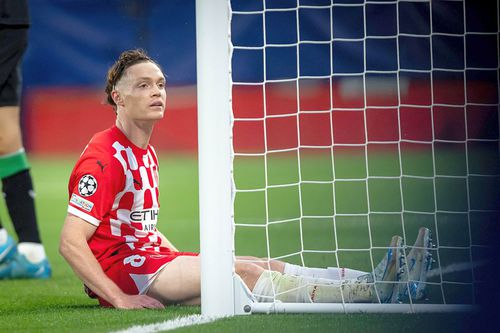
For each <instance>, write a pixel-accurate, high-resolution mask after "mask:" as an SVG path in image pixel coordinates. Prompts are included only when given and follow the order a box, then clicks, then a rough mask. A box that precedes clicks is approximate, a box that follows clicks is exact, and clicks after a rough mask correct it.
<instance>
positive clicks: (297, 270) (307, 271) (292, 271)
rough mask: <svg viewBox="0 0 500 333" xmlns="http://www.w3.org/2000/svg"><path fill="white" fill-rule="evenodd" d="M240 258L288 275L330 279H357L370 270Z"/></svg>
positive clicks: (239, 258) (247, 257) (246, 257)
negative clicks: (305, 265) (317, 266)
mask: <svg viewBox="0 0 500 333" xmlns="http://www.w3.org/2000/svg"><path fill="white" fill-rule="evenodd" d="M237 259H238V260H242V261H246V262H251V263H254V264H256V265H259V266H260V267H262V268H263V269H267V270H271V271H276V272H280V273H283V274H287V275H295V276H305V277H312V278H320V279H328V280H349V279H356V278H358V277H360V276H362V275H365V274H368V272H363V271H359V270H356V269H351V268H341V267H328V268H316V267H304V266H300V265H295V264H290V263H287V262H283V261H280V260H266V259H265V258H257V257H250V256H239V257H237Z"/></svg>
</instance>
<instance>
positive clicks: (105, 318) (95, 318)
mask: <svg viewBox="0 0 500 333" xmlns="http://www.w3.org/2000/svg"><path fill="white" fill-rule="evenodd" d="M76 158H77V156H71V157H61V158H43V159H42V158H31V163H32V166H33V169H32V175H33V178H34V183H35V190H36V192H37V199H36V200H37V201H36V205H37V215H38V219H39V227H40V229H41V234H42V239H43V242H44V244H45V247H46V250H47V254H48V256H49V259H50V261H51V264H52V267H53V278H52V279H50V280H46V281H31V280H17V281H8V280H7V281H0V332H110V331H115V330H120V329H125V328H128V327H130V326H133V325H141V324H149V323H156V322H161V321H165V320H169V319H174V318H176V317H179V316H186V315H190V314H197V313H200V308H199V307H183V306H174V307H168V308H167V309H165V310H161V311H159V310H134V311H119V310H114V309H101V308H99V307H98V305H97V303H96V301H95V300H92V299H90V298H88V297H87V296H86V295H85V294H84V293H83V290H82V284H81V282H80V281H79V280H78V279H77V278H76V276H75V275H74V274H73V272H72V271H71V269H70V267H69V266H68V265H67V264H66V263H65V261H64V260H63V258H62V257H61V256H60V255H59V254H58V252H57V247H58V241H59V233H60V230H61V227H62V224H63V221H64V217H65V216H66V207H67V201H68V196H67V180H68V177H69V174H70V172H71V169H72V167H73V163H74V162H75V161H76ZM277 163H278V164H279V163H280V162H279V161H277ZM353 163H354V164H352V168H351V169H349V168H347V169H345V172H352V170H353V168H356V167H357V162H356V161H354V162H353ZM308 167H309V168H310V166H304V168H305V169H306V170H307V168H308ZM160 168H161V180H160V181H161V191H162V192H161V197H160V201H161V207H162V208H161V213H160V218H159V224H158V226H159V229H161V230H162V231H163V232H164V233H165V234H166V235H167V236H168V237H169V238H170V239H171V240H172V241H173V243H174V244H175V245H176V246H177V247H178V248H180V249H182V250H185V251H198V250H199V228H198V204H197V200H198V188H197V180H198V175H197V162H196V160H195V159H194V158H193V157H191V156H163V157H162V158H161V162H160ZM249 170H254V171H255V170H256V169H255V167H254V166H253V167H252V168H250V169H249ZM247 171H248V170H247ZM259 172H260V171H259ZM328 172H329V171H325V174H326V173H328ZM278 175H279V176H280V177H293V176H291V175H290V174H289V175H288V176H287V175H286V174H279V173H278ZM354 176H356V174H355V175H354ZM252 177H253V176H252ZM350 177H351V178H352V175H351V176H350ZM252 179H253V180H248V179H247V185H248V186H251V185H252V183H255V182H257V183H258V182H259V181H260V180H259V179H257V178H252ZM237 181H238V179H237ZM319 191H320V192H321V190H319ZM321 193H322V194H321V195H325V193H324V192H321ZM327 194H328V191H327ZM283 195H284V196H285V197H287V196H292V197H293V195H294V194H289V193H283ZM328 195H329V194H328ZM277 200H278V201H279V200H281V199H277ZM381 204H383V203H381ZM340 205H341V206H342V205H344V206H345V209H349V202H348V201H347V202H345V203H340ZM346 205H347V206H346ZM240 208H241V210H240V211H237V214H239V217H240V218H241V219H243V220H244V221H246V222H248V221H258V220H259V218H258V217H259V216H257V217H256V216H255V214H256V213H255V211H259V209H260V208H259V207H258V206H255V205H254V203H251V207H250V209H248V208H244V207H240ZM291 209H292V210H291V211H290V210H287V211H281V212H280V211H279V210H277V211H274V212H273V214H276V216H277V215H280V214H285V215H286V214H292V215H293V214H294V211H293V209H295V208H291ZM307 209H310V210H311V212H312V211H314V210H315V209H323V208H321V207H317V206H315V205H314V200H313V201H312V203H311V204H310V205H309V206H308V208H307ZM245 212H250V216H248V214H247V215H245V214H246V213H245ZM252 214H253V216H252ZM0 217H1V218H2V221H3V224H4V226H5V227H7V229H8V230H9V231H12V226H11V224H10V221H9V219H8V215H7V213H6V208H5V205H4V204H3V203H1V204H0ZM245 219H246V220H245ZM240 221H241V220H240ZM348 222H352V224H351V225H349V223H348ZM345 223H346V226H345V228H343V229H342V227H341V228H340V229H339V230H343V231H344V232H343V234H344V235H349V234H350V233H351V231H352V225H357V224H358V225H362V223H361V224H360V222H359V221H345ZM341 224H342V223H341ZM389 225H391V224H389ZM295 227H296V226H295V225H294V224H293V223H292V224H291V227H290V228H291V229H294V228H295ZM282 228H284V229H285V230H278V235H279V234H281V235H283V236H284V237H281V240H280V237H274V238H275V240H276V242H277V245H276V247H275V248H274V249H272V251H277V252H276V253H280V252H283V253H284V252H286V251H292V252H293V251H294V250H295V249H294V246H295V245H293V244H295V243H296V241H295V240H294V239H293V236H291V233H290V230H286V229H287V228H288V227H283V226H282ZM311 228H312V229H311V231H314V230H313V229H314V228H316V231H318V230H319V231H321V230H323V229H322V228H330V225H328V224H327V223H325V222H324V223H319V224H318V225H316V226H312V227H311ZM388 229H389V230H387V231H388V232H389V234H385V232H383V230H379V231H378V232H380V233H382V234H384V235H383V237H382V235H381V237H380V238H381V239H382V238H383V239H384V242H385V241H386V240H387V241H388V240H389V238H390V233H391V232H392V231H393V230H391V227H389V228H388ZM325 230H327V229H325ZM328 230H329V229H328ZM240 236H243V235H240ZM307 237H309V236H306V244H311V246H313V244H315V246H318V249H321V248H322V247H330V248H331V246H332V244H331V242H330V241H329V240H328V239H326V240H325V239H323V238H322V237H321V236H319V238H317V239H316V240H317V241H316V242H314V240H315V239H314V238H313V239H309V238H307ZM339 237H340V234H339ZM345 237H346V238H344V236H342V239H344V242H346V243H345V245H349V246H350V244H355V243H356V242H361V245H363V244H364V243H363V242H365V240H363V239H361V240H359V239H358V237H353V236H350V237H349V236H345ZM245 238H246V237H239V238H237V243H238V244H239V249H240V250H239V251H243V252H246V251H250V250H252V249H254V250H255V243H254V241H255V238H254V239H252V238H247V241H246V242H245V241H244V240H243V239H245ZM257 239H258V237H257ZM291 239H292V241H290V240H291ZM377 239H378V237H377ZM341 242H342V241H341ZM252 243H253V244H254V245H250V244H252ZM238 244H237V245H238ZM257 244H258V243H257ZM290 244H292V245H290ZM341 245H342V244H341ZM358 245H359V244H358ZM256 251H262V250H256ZM264 252H265V251H264ZM241 254H244V253H241ZM247 254H250V253H247ZM254 254H256V255H262V254H263V253H254ZM264 254H265V253H264ZM351 254H352V253H351ZM341 257H342V256H341ZM345 257H346V258H347V257H352V256H351V255H347V254H346V256H345ZM290 259H291V260H290V261H297V260H298V259H297V257H291V258H290ZM365 259H366V257H365V258H364V259H363V258H361V259H360V261H357V260H356V257H354V258H351V259H346V261H345V262H341V264H343V263H345V264H349V263H351V264H353V265H354V266H357V267H353V268H367V267H366V265H367V264H369V263H367V262H366V260H365ZM327 262H328V259H320V258H319V257H318V256H312V257H311V258H309V259H307V258H306V263H307V264H314V263H316V264H321V263H327ZM473 319H475V317H474V316H473V315H463V314H427V315H389V314H385V315H380V314H378V315H361V314H359V315H332V314H318V315H305V314H303V315H252V316H244V317H235V318H227V319H223V320H219V321H216V322H213V323H209V324H204V325H200V326H193V327H188V328H182V329H179V331H181V332H192V331H193V332H194V331H196V332H199V331H201V332H226V331H227V332H235V331H243V332H246V331H261V332H303V331H311V332H332V331H335V332H353V331H374V332H375V331H380V332H388V331H399V332H402V331H404V332H417V331H428V332H445V331H449V332H452V331H467V330H469V328H471V327H472V325H473V324H474V320H473Z"/></svg>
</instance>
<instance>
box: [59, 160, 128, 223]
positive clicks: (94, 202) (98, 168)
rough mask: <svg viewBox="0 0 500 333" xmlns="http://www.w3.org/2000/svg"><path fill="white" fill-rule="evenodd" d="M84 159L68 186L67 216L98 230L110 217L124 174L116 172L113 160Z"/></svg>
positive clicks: (80, 161)
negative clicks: (71, 215) (104, 220)
mask: <svg viewBox="0 0 500 333" xmlns="http://www.w3.org/2000/svg"><path fill="white" fill-rule="evenodd" d="M89 155H90V156H82V157H81V158H80V160H79V162H78V163H77V165H76V166H75V169H74V170H73V172H72V174H71V177H70V182H69V185H68V191H69V204H68V212H69V213H71V214H73V215H75V216H78V217H80V218H81V219H83V220H85V221H87V222H89V223H91V224H93V225H95V226H99V224H100V223H101V221H102V220H103V219H104V218H105V217H106V215H107V214H109V213H110V211H111V209H112V206H113V202H114V200H115V197H116V195H117V193H118V192H120V191H121V188H122V187H123V184H124V177H123V172H113V166H114V165H113V162H114V161H113V160H111V159H109V158H107V157H106V156H103V157H99V156H95V155H94V154H89Z"/></svg>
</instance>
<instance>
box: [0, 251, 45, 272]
mask: <svg viewBox="0 0 500 333" xmlns="http://www.w3.org/2000/svg"><path fill="white" fill-rule="evenodd" d="M51 276H52V269H51V267H50V264H49V261H48V260H47V259H43V260H42V261H40V262H38V263H32V262H30V261H29V260H28V259H26V256H24V255H23V254H20V253H19V252H16V253H15V254H14V257H13V258H12V259H11V260H9V261H7V262H3V263H2V264H0V279H48V278H50V277H51Z"/></svg>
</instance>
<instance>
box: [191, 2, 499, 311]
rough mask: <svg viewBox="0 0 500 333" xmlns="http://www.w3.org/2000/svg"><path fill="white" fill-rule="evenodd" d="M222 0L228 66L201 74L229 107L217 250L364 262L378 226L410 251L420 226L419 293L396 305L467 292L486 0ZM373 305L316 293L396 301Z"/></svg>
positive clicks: (494, 21)
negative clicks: (424, 239) (423, 250)
mask: <svg viewBox="0 0 500 333" xmlns="http://www.w3.org/2000/svg"><path fill="white" fill-rule="evenodd" d="M224 6H225V9H226V10H227V15H226V17H222V19H225V20H227V30H226V31H224V30H223V29H224V27H221V30H219V31H223V33H224V36H223V37H222V38H223V39H224V38H225V39H226V42H227V43H228V47H227V48H222V50H220V52H222V53H224V52H226V53H227V56H228V63H227V64H226V65H227V68H226V69H225V73H222V72H221V73H218V75H220V76H227V81H225V82H222V83H221V82H220V81H217V82H213V84H212V85H213V86H218V89H221V90H222V91H223V93H224V94H226V95H224V97H223V98H227V100H226V101H225V102H226V103H227V104H228V105H229V110H230V115H228V116H227V117H226V118H224V116H222V118H221V121H223V122H224V121H226V122H228V123H229V124H228V125H227V127H225V128H224V129H227V130H229V132H227V133H226V134H227V139H224V140H229V141H222V149H226V148H227V150H228V151H227V153H228V154H229V155H228V158H227V159H225V160H224V161H223V163H226V162H227V163H229V166H227V168H226V169H225V170H220V168H219V170H220V172H226V173H228V174H229V175H230V179H229V180H227V179H226V180H224V181H225V183H224V184H225V186H230V187H231V189H230V190H228V192H225V195H226V196H228V195H229V196H230V202H229V207H225V208H224V212H225V213H226V214H227V215H229V218H228V221H229V223H231V227H230V228H227V229H225V230H227V231H228V232H229V233H230V237H231V240H230V243H231V244H230V249H231V257H232V256H233V255H236V256H243V255H244V256H247V255H252V256H258V257H262V258H268V259H269V260H273V259H279V260H282V261H285V262H289V263H293V264H297V265H300V266H307V267H322V268H326V267H344V268H351V269H356V270H362V271H367V272H370V271H372V270H373V269H374V267H375V266H376V265H377V263H378V261H379V260H380V259H381V258H382V256H383V255H384V253H385V252H386V251H387V248H388V244H389V241H390V239H391V236H392V235H401V236H402V237H403V238H404V241H405V246H406V249H407V251H406V252H408V250H409V249H411V246H412V245H413V242H414V240H415V237H416V235H417V232H418V229H419V227H421V226H424V227H427V228H429V229H430V230H431V232H432V234H433V239H434V243H435V246H436V247H435V248H433V249H432V250H431V252H432V254H433V258H434V260H435V263H434V264H433V266H432V269H431V270H430V272H429V274H428V279H427V288H426V290H427V296H426V299H425V300H422V301H418V302H412V301H411V300H409V301H407V302H406V303H408V304H402V305H401V304H400V306H401V309H402V310H401V311H404V312H407V311H419V310H418V309H419V305H421V304H425V305H426V309H430V311H441V309H443V308H444V309H446V307H443V306H448V308H451V305H457V304H459V305H464V304H467V305H474V304H478V303H479V302H480V300H481V297H482V296H481V294H480V293H479V290H480V289H481V288H479V287H480V286H481V283H482V282H483V281H484V277H485V276H484V274H485V272H484V263H485V262H486V259H487V254H488V246H487V245H488V242H489V241H490V239H489V238H488V237H491V235H490V234H489V233H488V230H493V229H492V228H493V226H494V223H496V222H497V220H496V219H497V217H498V213H499V212H498V207H499V206H500V203H499V198H500V195H499V194H500V193H499V190H498V189H499V188H500V187H499V185H500V181H499V180H500V177H499V174H500V167H499V165H500V163H499V88H498V87H499V18H498V16H499V14H498V13H499V3H498V1H489V2H487V3H484V2H473V1H465V2H464V1H455V0H445V1H403V0H401V1H383V0H380V1H361V0H338V1H337V0H280V1H271V0H254V1H248V0H233V1H229V2H226V3H225V4H224ZM198 10H199V8H198ZM214 11H215V9H214ZM199 14H200V13H199V12H197V15H199ZM198 19H199V18H197V20H198ZM200 28H201V27H198V29H200ZM205 33H207V31H198V32H197V34H198V35H197V36H198V38H200V37H201V36H203V34H205ZM213 47H214V48H215V46H214V45H213ZM208 48H210V47H209V46H208ZM214 52H215V51H214ZM204 55H205V56H207V53H202V52H201V51H200V48H199V50H198V57H199V58H200V57H203V56H204ZM221 56H224V54H222V55H221ZM207 65H208V66H213V64H207ZM200 69H201V67H200V63H199V64H198V71H199V72H200ZM199 85H200V82H199ZM212 88H213V89H217V87H212ZM200 96H202V95H200V93H199V97H200ZM199 102H200V109H201V108H202V107H203V104H202V103H203V102H204V101H203V97H202V98H200V101H199ZM213 116H214V114H212V115H208V116H206V117H207V118H211V117H213ZM203 119H206V118H203V117H202V116H200V119H199V125H200V127H201V126H202V122H203V121H204V120H203ZM215 126H218V125H215ZM225 126H226V125H225ZM224 129H223V128H221V127H220V126H219V127H218V130H216V131H217V132H220V131H221V130H224ZM201 130H202V129H201V128H200V131H201ZM204 138H206V137H205V136H201V135H200V151H201V150H203V149H204V147H203V145H205V144H206V145H208V143H205V142H204V143H203V145H202V140H204ZM227 142H229V147H225V146H224V144H225V143H227ZM219 143H220V142H219ZM207 154H208V153H207ZM202 160H203V158H202V157H201V155H200V177H202V174H203V170H202V168H203V164H202ZM207 172H208V171H207ZM211 177H212V176H211ZM223 178H224V177H223ZM200 180H201V178H200ZM207 186H208V185H207ZM205 189H206V188H205ZM202 191H204V187H203V185H202V184H200V200H201V201H202V200H203V199H202V196H203V194H202ZM207 195H209V196H213V195H214V193H208V194H207ZM200 210H201V220H202V221H201V223H203V219H204V217H203V215H204V210H203V203H202V202H200ZM219 236H220V235H217V236H214V237H219ZM233 236H234V237H233ZM203 237H204V232H203V230H202V256H203V251H204V248H203ZM235 290H236V291H235V292H234V294H233V295H232V296H231V297H233V298H238V297H240V296H241V295H240V296H238V288H236V289H235ZM202 297H203V294H202ZM243 303H245V302H243ZM414 303H415V304H414ZM245 304H246V303H245ZM309 305H310V306H314V304H307V305H306V306H309ZM287 306H288V307H287ZM294 306H295V305H292V304H288V305H287V304H279V303H270V304H266V305H259V304H255V303H252V304H251V306H250V308H251V311H252V312H259V311H265V312H272V311H283V312H289V311H294ZM376 306H378V308H374V309H375V310H373V307H372V308H370V306H369V305H358V306H352V305H347V304H339V305H335V306H330V307H325V306H323V307H321V306H319V307H318V308H319V309H320V310H319V311H322V310H325V311H332V309H333V311H342V312H349V311H386V310H387V309H389V310H387V311H393V310H394V308H392V310H391V307H389V308H387V307H384V306H383V305H380V304H378V305H376ZM248 309H249V308H247V309H246V310H248ZM384 309H385V310H384ZM297 311H309V310H307V309H305V310H304V308H303V307H300V309H299V310H297ZM311 311H313V310H311ZM235 312H236V313H241V312H242V311H241V309H240V310H238V309H236V310H235Z"/></svg>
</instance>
